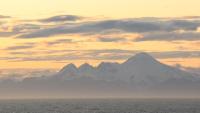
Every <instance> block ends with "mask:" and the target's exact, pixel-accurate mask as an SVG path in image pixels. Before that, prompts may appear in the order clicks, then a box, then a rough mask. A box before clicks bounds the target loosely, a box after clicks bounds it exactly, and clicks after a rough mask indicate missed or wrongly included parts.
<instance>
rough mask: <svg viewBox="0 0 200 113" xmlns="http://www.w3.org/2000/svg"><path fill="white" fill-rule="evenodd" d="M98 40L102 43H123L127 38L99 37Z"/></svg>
mask: <svg viewBox="0 0 200 113" xmlns="http://www.w3.org/2000/svg"><path fill="white" fill-rule="evenodd" d="M98 40H99V41H100V42H122V41H126V38H120V37H118V38H112V37H99V38H98Z"/></svg>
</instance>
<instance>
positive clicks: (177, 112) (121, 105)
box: [0, 99, 200, 113]
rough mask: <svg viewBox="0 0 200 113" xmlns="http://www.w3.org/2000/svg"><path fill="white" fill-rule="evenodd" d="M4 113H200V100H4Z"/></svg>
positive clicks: (1, 111)
mask: <svg viewBox="0 0 200 113" xmlns="http://www.w3.org/2000/svg"><path fill="white" fill-rule="evenodd" d="M0 113H200V100H194V99H193V100H191V99H190V100H189V99H185V100H177V99H175V100H172V99H168V100H166V99H165V100H164V99H76V100H75V99H74V100H0Z"/></svg>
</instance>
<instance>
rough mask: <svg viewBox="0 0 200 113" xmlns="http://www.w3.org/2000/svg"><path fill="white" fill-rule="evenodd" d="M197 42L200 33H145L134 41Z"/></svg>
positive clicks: (199, 38)
mask: <svg viewBox="0 0 200 113" xmlns="http://www.w3.org/2000/svg"><path fill="white" fill-rule="evenodd" d="M177 40H185V41H197V40H200V32H154V33H146V34H144V35H143V36H142V37H140V38H137V39H135V40H134V41H177Z"/></svg>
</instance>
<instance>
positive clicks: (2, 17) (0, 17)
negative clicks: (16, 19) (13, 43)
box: [0, 15, 11, 19]
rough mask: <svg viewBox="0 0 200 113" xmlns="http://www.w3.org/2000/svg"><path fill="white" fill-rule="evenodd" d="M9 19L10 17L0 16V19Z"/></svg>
mask: <svg viewBox="0 0 200 113" xmlns="http://www.w3.org/2000/svg"><path fill="white" fill-rule="evenodd" d="M4 18H11V17H10V16H5V15H0V19H4Z"/></svg>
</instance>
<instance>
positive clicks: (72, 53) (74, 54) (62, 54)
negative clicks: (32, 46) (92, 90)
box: [0, 49, 200, 61]
mask: <svg viewBox="0 0 200 113" xmlns="http://www.w3.org/2000/svg"><path fill="white" fill-rule="evenodd" d="M139 52H141V51H138V50H122V49H103V50H48V51H39V50H38V51H28V52H21V51H20V52H11V53H10V54H12V55H15V54H20V55H25V56H23V57H15V58H13V57H12V58H11V57H9V58H8V60H12V61H66V60H69V61H70V60H126V59H128V58H130V57H132V56H133V55H134V54H136V53H139ZM147 52H148V53H150V54H151V55H152V56H154V57H155V58H158V59H169V58H200V51H163V52H152V51H147ZM40 53H42V54H45V55H40ZM30 54H32V56H31V57H30ZM6 58H7V57H1V58H0V59H1V60H5V59H6Z"/></svg>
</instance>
